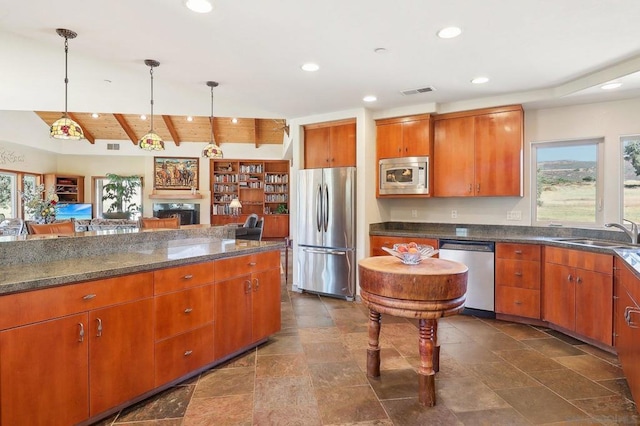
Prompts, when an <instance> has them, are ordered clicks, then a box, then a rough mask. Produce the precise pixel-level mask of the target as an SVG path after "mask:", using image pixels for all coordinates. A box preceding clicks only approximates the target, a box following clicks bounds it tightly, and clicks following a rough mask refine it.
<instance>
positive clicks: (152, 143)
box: [138, 59, 164, 151]
mask: <svg viewBox="0 0 640 426" xmlns="http://www.w3.org/2000/svg"><path fill="white" fill-rule="evenodd" d="M144 63H145V65H146V66H148V67H149V73H150V75H151V130H149V132H148V133H147V134H146V135H144V136H143V137H142V138H140V141H139V143H138V146H139V147H140V149H144V150H147V151H164V141H163V140H162V138H160V136H158V134H157V133H155V132H154V131H153V68H155V67H158V66H160V62H158V61H156V60H153V59H145V60H144Z"/></svg>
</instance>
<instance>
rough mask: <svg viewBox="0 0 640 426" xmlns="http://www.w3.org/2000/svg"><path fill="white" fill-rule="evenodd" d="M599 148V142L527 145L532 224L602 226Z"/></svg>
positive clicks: (600, 143)
mask: <svg viewBox="0 0 640 426" xmlns="http://www.w3.org/2000/svg"><path fill="white" fill-rule="evenodd" d="M603 145H604V140H603V139H588V140H578V141H563V142H538V143H533V144H532V145H531V159H532V169H531V170H532V171H533V173H532V174H533V177H534V178H533V179H531V182H532V192H531V193H532V194H536V199H535V203H532V204H533V206H532V209H533V212H532V213H533V214H532V218H533V219H532V223H533V224H534V225H568V226H585V225H586V226H599V225H602V220H603V219H602V216H603V215H602V176H603V172H602V170H601V167H602V164H603V163H602V155H603V154H602V152H603Z"/></svg>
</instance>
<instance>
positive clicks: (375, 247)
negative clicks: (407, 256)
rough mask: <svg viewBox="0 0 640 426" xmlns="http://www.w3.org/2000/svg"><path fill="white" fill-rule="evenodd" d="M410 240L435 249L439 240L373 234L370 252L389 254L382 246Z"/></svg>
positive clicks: (373, 253) (370, 239)
mask: <svg viewBox="0 0 640 426" xmlns="http://www.w3.org/2000/svg"><path fill="white" fill-rule="evenodd" d="M409 242H414V243H416V244H420V245H427V246H431V247H433V248H435V249H437V248H438V240H436V239H435V238H413V237H387V236H380V235H372V236H371V237H369V246H370V250H369V253H370V255H371V256H388V255H389V253H387V252H386V251H384V250H382V247H387V248H393V245H394V244H403V243H409ZM436 257H437V255H436Z"/></svg>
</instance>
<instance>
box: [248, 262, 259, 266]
mask: <svg viewBox="0 0 640 426" xmlns="http://www.w3.org/2000/svg"><path fill="white" fill-rule="evenodd" d="M256 265H257V263H256V262H249V266H256Z"/></svg>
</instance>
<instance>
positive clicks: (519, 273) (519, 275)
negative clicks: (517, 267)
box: [513, 271, 522, 277]
mask: <svg viewBox="0 0 640 426" xmlns="http://www.w3.org/2000/svg"><path fill="white" fill-rule="evenodd" d="M513 275H515V276H516V277H521V276H522V272H520V271H518V272H514V273H513Z"/></svg>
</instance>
